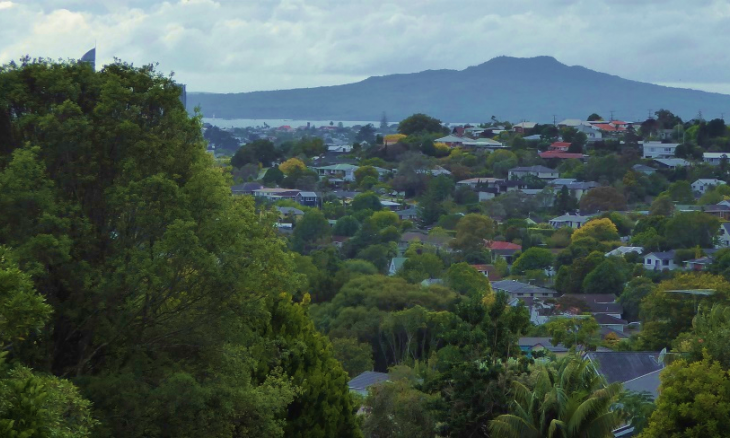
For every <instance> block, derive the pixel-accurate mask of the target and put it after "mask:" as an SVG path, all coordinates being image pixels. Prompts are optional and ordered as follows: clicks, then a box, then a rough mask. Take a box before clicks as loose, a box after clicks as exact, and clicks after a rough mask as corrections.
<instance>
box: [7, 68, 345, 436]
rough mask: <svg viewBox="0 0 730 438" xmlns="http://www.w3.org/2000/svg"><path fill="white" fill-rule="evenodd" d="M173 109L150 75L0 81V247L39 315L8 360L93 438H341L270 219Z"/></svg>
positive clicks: (319, 345)
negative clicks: (75, 394) (34, 294)
mask: <svg viewBox="0 0 730 438" xmlns="http://www.w3.org/2000/svg"><path fill="white" fill-rule="evenodd" d="M39 90H43V91H39ZM178 96H179V87H178V86H177V85H176V84H175V83H174V82H173V81H172V80H170V79H169V78H166V77H163V76H161V75H159V74H158V73H156V72H155V71H154V69H153V68H152V67H151V66H145V67H142V68H134V67H132V66H129V65H126V64H122V63H114V64H110V65H108V66H106V67H104V69H103V70H102V71H100V72H98V73H94V72H93V71H91V69H89V68H88V67H87V66H84V65H80V64H75V63H74V64H53V63H47V62H45V61H38V62H32V63H31V62H30V61H27V60H26V61H24V62H23V63H21V65H20V66H10V67H3V68H2V69H0V139H2V140H0V192H1V193H2V197H0V199H2V201H1V202H2V203H4V205H3V207H5V206H12V207H11V208H0V224H2V225H1V226H0V243H2V244H5V245H8V246H10V247H12V248H14V249H16V250H17V256H18V262H19V264H20V265H21V267H23V268H27V269H28V271H29V273H31V275H32V279H33V283H34V286H35V288H36V289H37V290H38V292H39V293H40V294H42V295H43V296H45V297H46V299H47V302H48V303H49V304H50V305H51V306H52V307H53V310H54V314H53V316H52V318H51V320H50V321H49V324H48V327H47V328H46V329H44V330H43V331H42V332H41V333H40V334H39V335H38V336H37V338H36V339H35V341H36V342H35V343H34V344H32V345H29V346H28V347H27V348H23V349H18V350H16V351H17V356H18V357H17V358H15V359H17V360H19V361H24V360H32V361H33V364H34V367H35V368H36V369H38V371H42V372H50V373H52V374H55V375H65V376H74V378H75V382H76V383H77V384H78V385H79V387H80V389H81V392H82V394H84V395H85V396H87V397H88V398H89V399H90V400H91V401H92V402H93V410H94V412H93V413H94V415H95V416H96V418H98V419H99V420H100V421H101V425H100V426H99V427H98V428H97V429H96V430H95V436H99V437H105V436H114V437H136V436H145V437H165V436H179V437H186V436H190V437H199V436H209V437H233V436H281V435H283V434H286V435H287V436H296V433H304V432H301V431H307V432H309V434H308V436H353V435H354V436H357V435H358V431H357V425H356V421H355V417H354V413H353V409H354V406H353V405H352V400H351V398H350V395H349V393H348V389H347V385H346V383H347V375H346V373H345V372H344V371H343V370H342V368H341V366H340V365H339V363H338V362H337V361H336V360H335V359H334V357H333V355H332V351H331V347H330V346H329V342H328V341H327V339H326V338H324V337H323V336H322V335H320V334H318V333H317V332H316V330H314V327H313V326H312V324H311V322H309V320H308V318H307V314H306V309H305V304H306V302H307V301H308V299H307V298H306V296H305V297H304V299H303V304H302V305H301V306H300V305H297V304H294V303H292V300H291V295H290V294H293V293H296V292H298V291H300V290H301V289H302V287H303V285H302V284H301V283H300V280H303V278H302V276H300V275H293V274H294V270H293V264H292V258H291V257H290V256H289V255H287V253H286V252H285V251H284V247H283V243H282V242H281V240H280V239H279V238H278V236H277V235H276V234H275V231H274V229H273V227H272V218H271V217H268V215H263V216H262V215H260V214H259V213H257V212H256V211H254V204H253V201H252V200H251V199H250V198H248V197H231V195H230V185H231V181H230V180H229V179H228V178H226V177H225V176H224V174H223V173H222V172H221V171H220V168H216V167H214V166H213V161H212V159H211V158H210V155H209V154H207V153H206V152H205V142H204V140H203V138H202V135H201V129H200V128H201V127H200V120H199V118H189V117H188V115H187V113H186V111H185V109H184V108H183V107H182V105H181V104H180V101H179V99H178ZM31 126H32V129H30V127H31ZM28 144H31V145H34V147H32V148H31V147H27V146H26V145H28ZM267 148H268V147H267ZM257 159H259V160H261V157H258V156H257ZM265 159H266V157H264V160H265ZM297 387H299V388H300V389H301V391H300V390H299V389H298V388H297Z"/></svg>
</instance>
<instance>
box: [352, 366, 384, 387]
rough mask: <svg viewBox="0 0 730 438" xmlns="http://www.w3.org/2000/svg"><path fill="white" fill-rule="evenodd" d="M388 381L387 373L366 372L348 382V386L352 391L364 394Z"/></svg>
mask: <svg viewBox="0 0 730 438" xmlns="http://www.w3.org/2000/svg"><path fill="white" fill-rule="evenodd" d="M386 380H388V374H387V373H379V372H376V371H365V372H363V373H362V374H360V375H359V376H357V377H354V378H353V379H352V380H350V381H349V382H347V386H348V387H349V388H350V390H351V391H359V392H364V391H367V389H368V388H369V387H371V386H373V385H375V384H378V383H381V382H385V381H386Z"/></svg>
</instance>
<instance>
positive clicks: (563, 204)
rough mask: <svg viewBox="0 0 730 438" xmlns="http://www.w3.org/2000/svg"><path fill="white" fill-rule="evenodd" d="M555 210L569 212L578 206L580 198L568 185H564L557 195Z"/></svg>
mask: <svg viewBox="0 0 730 438" xmlns="http://www.w3.org/2000/svg"><path fill="white" fill-rule="evenodd" d="M554 206H555V210H556V211H557V212H558V213H567V212H569V211H574V210H575V209H576V208H578V200H577V199H575V196H573V194H572V193H570V191H569V190H568V186H563V187H562V188H561V189H560V191H559V192H558V194H557V196H555V204H554Z"/></svg>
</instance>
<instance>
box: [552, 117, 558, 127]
mask: <svg viewBox="0 0 730 438" xmlns="http://www.w3.org/2000/svg"><path fill="white" fill-rule="evenodd" d="M553 126H558V123H557V122H556V120H555V114H553Z"/></svg>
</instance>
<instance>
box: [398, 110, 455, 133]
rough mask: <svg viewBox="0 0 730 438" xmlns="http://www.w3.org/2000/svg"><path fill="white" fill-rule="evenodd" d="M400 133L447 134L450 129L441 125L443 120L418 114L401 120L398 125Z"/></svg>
mask: <svg viewBox="0 0 730 438" xmlns="http://www.w3.org/2000/svg"><path fill="white" fill-rule="evenodd" d="M398 132H399V133H400V134H403V135H413V134H420V133H430V134H446V133H448V129H447V128H445V127H444V126H443V125H442V124H441V120H439V119H435V118H433V117H429V116H427V115H425V114H421V113H418V114H413V115H412V116H410V117H406V118H405V119H403V120H401V122H400V123H399V124H398Z"/></svg>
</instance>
